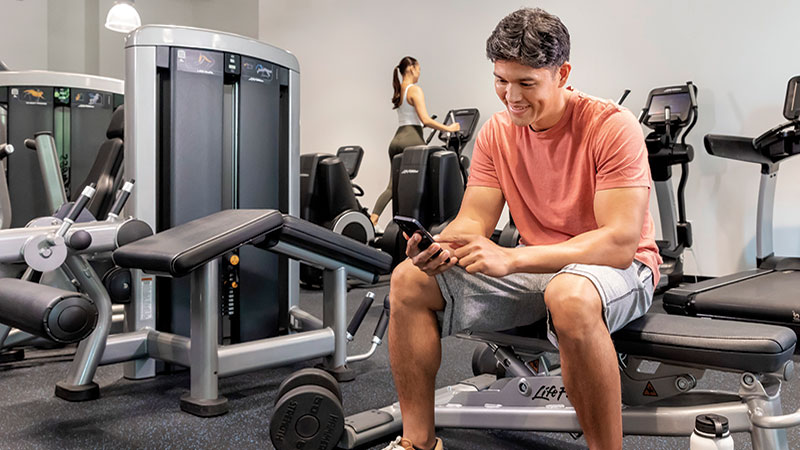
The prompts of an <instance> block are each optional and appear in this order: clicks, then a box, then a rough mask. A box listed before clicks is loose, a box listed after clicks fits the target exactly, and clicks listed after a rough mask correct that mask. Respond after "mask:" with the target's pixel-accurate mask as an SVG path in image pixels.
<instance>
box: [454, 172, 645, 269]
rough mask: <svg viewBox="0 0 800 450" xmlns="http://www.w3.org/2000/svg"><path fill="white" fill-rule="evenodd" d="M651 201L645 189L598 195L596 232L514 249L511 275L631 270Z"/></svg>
mask: <svg viewBox="0 0 800 450" xmlns="http://www.w3.org/2000/svg"><path fill="white" fill-rule="evenodd" d="M649 201H650V190H649V188H645V187H629V188H618V189H608V190H603V191H598V192H597V193H596V194H595V198H594V215H595V220H597V225H598V228H597V229H596V230H592V231H588V232H586V233H582V234H579V235H577V236H575V237H573V238H572V239H569V240H567V241H564V242H561V243H558V244H553V245H538V246H531V247H521V248H517V249H513V252H511V254H512V255H513V256H512V262H511V271H512V272H530V273H550V272H557V271H559V270H561V269H562V268H563V267H564V266H566V265H567V264H573V263H578V264H597V265H604V266H611V267H616V268H619V269H625V268H627V267H629V266H630V265H631V264H632V263H633V257H634V255H635V254H636V249H637V248H638V246H639V240H640V239H641V233H642V227H643V226H644V220H645V217H646V215H647V211H648V207H649ZM462 262H463V261H462Z"/></svg>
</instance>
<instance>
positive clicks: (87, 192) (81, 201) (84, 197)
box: [62, 183, 97, 236]
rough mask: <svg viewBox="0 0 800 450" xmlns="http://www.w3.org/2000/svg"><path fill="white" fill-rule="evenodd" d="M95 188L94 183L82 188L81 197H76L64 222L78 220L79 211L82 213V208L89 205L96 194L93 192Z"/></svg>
mask: <svg viewBox="0 0 800 450" xmlns="http://www.w3.org/2000/svg"><path fill="white" fill-rule="evenodd" d="M95 187H97V185H96V184H95V183H92V184H90V185H89V186H86V187H85V188H83V192H81V196H80V197H78V200H77V201H76V202H75V204H74V205H72V209H70V210H69V214H67V218H66V219H65V221H66V220H69V221H72V222H75V221H76V220H78V216H79V215H80V214H81V211H83V208H85V207H86V204H87V203H89V200H91V199H92V197H93V196H94V193H95V192H97V191H96V190H95ZM62 236H63V235H62Z"/></svg>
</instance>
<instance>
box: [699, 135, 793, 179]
mask: <svg viewBox="0 0 800 450" xmlns="http://www.w3.org/2000/svg"><path fill="white" fill-rule="evenodd" d="M703 144H704V145H705V148H706V151H707V152H708V154H709V155H713V156H719V157H720V158H728V159H734V160H737V161H745V162H751V163H756V164H761V166H762V167H765V168H767V169H769V170H768V171H769V172H772V171H773V168H774V166H777V164H778V163H777V162H774V161H772V160H771V159H769V158H767V157H766V156H764V155H762V154H761V152H759V151H758V149H756V147H755V146H754V145H753V138H749V137H743V136H725V135H721V134H707V135H706V136H705V138H703Z"/></svg>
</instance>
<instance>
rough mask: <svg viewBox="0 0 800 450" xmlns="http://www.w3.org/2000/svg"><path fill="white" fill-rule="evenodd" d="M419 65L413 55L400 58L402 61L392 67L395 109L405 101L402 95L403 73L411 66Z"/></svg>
mask: <svg viewBox="0 0 800 450" xmlns="http://www.w3.org/2000/svg"><path fill="white" fill-rule="evenodd" d="M415 65H417V60H416V59H414V58H413V57H411V56H406V57H403V59H401V60H400V63H399V64H398V65H396V66H395V67H394V69H392V87H393V88H394V94H392V104H393V105H394V108H393V109H397V108H399V107H400V105H401V104H402V102H403V99H402V97H401V96H400V86H401V83H400V80H401V79H402V77H403V75H405V73H406V69H408V68H409V67H410V66H415Z"/></svg>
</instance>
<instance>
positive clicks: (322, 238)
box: [262, 214, 392, 276]
mask: <svg viewBox="0 0 800 450" xmlns="http://www.w3.org/2000/svg"><path fill="white" fill-rule="evenodd" d="M279 240H280V241H281V242H285V243H287V244H291V245H295V246H297V247H300V248H302V249H304V250H308V251H311V252H314V253H317V254H320V255H322V256H326V257H328V258H331V259H334V260H336V261H340V262H342V263H345V264H349V265H351V266H353V267H357V268H359V269H362V270H365V271H367V272H370V273H372V274H375V275H376V276H377V275H380V274H382V273H388V272H389V269H391V266H392V256H391V255H389V254H388V253H385V252H382V251H380V250H376V249H374V248H372V247H370V246H368V245H365V244H362V243H361V242H358V241H356V240H353V239H351V238H349V237H346V236H343V235H341V234H338V233H334V232H333V231H331V230H329V229H327V228H324V227H321V226H319V225H315V224H313V223H311V222H308V221H305V220H303V219H298V218H297V217H293V216H290V215H286V214H284V215H283V229H282V230H281V233H280V236H279ZM267 245H269V244H265V245H263V246H262V247H263V248H265V249H269V247H268V246H267Z"/></svg>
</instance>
